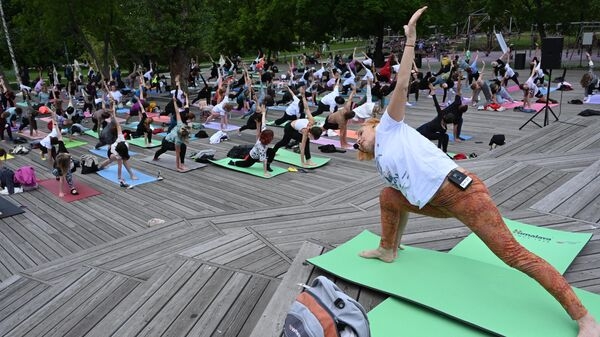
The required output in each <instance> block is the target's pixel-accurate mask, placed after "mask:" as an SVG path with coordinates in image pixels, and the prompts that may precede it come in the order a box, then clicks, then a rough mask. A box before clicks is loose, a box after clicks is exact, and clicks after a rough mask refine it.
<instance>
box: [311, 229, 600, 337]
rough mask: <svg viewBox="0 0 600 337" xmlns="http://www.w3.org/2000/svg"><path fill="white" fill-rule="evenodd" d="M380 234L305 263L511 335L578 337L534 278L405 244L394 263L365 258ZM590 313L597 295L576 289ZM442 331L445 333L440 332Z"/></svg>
mask: <svg viewBox="0 0 600 337" xmlns="http://www.w3.org/2000/svg"><path fill="white" fill-rule="evenodd" d="M378 244H379V237H378V236H377V235H375V234H373V233H370V232H368V231H365V232H363V233H361V234H360V235H358V236H357V237H355V238H353V239H352V240H350V241H348V242H346V243H344V244H343V245H341V246H339V247H338V248H336V249H334V250H332V251H330V252H328V253H326V254H323V255H321V256H318V257H315V258H311V259H309V262H310V263H312V264H314V265H316V266H318V267H319V268H322V269H325V270H327V271H328V272H330V273H332V274H335V275H337V276H339V277H342V278H344V279H347V280H350V281H352V282H355V283H359V284H362V285H364V286H367V287H370V288H373V289H376V290H379V291H382V292H384V293H388V294H390V295H393V296H395V297H398V298H401V299H406V300H408V301H411V302H415V303H419V304H420V305H422V306H424V307H428V308H431V309H433V310H436V311H438V312H441V313H444V314H446V315H449V316H452V317H454V318H455V319H457V320H459V321H462V322H466V323H468V324H472V325H474V326H478V327H480V328H482V329H484V330H486V331H489V332H493V333H496V334H499V335H504V336H511V337H530V336H551V337H565V336H573V337H574V336H576V335H577V324H576V322H574V321H572V320H571V319H570V317H569V316H568V315H567V314H566V312H565V311H564V309H563V308H562V307H561V306H560V304H559V303H558V302H557V301H556V300H555V299H554V298H553V297H552V296H551V295H550V294H548V293H547V292H546V291H545V290H544V289H543V288H542V287H541V286H540V285H539V284H538V283H537V282H535V281H534V280H533V279H531V278H529V277H528V276H526V275H524V274H522V273H520V272H518V271H516V270H513V269H509V268H503V267H498V266H494V265H491V264H487V263H483V262H479V261H475V260H472V259H468V258H464V257H461V256H455V255H452V254H446V253H440V252H436V251H431V250H426V249H419V248H414V247H410V246H405V247H404V250H402V251H399V254H398V258H397V259H396V260H395V261H394V262H393V263H384V262H381V261H379V260H373V259H363V258H361V257H359V256H358V252H360V251H362V250H365V249H372V248H375V247H377V246H378ZM575 292H576V293H577V295H578V296H579V297H580V298H581V299H582V301H583V303H584V305H586V306H587V308H588V310H589V311H590V312H591V313H592V315H594V316H596V317H598V316H599V314H600V296H598V295H596V294H592V293H589V292H586V291H583V290H579V289H575ZM440 335H444V336H446V335H448V334H446V333H441V334H440Z"/></svg>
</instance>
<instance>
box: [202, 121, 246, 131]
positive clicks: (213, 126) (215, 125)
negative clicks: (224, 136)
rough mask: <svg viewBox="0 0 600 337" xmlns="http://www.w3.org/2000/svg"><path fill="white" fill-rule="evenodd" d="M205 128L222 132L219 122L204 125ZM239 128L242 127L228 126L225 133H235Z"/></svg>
mask: <svg viewBox="0 0 600 337" xmlns="http://www.w3.org/2000/svg"><path fill="white" fill-rule="evenodd" d="M204 127H205V128H207V129H213V130H221V123H219V122H210V123H204ZM239 128H240V127H239V126H237V125H233V124H227V127H226V128H225V130H223V131H235V130H237V129H239Z"/></svg>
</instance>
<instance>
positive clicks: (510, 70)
mask: <svg viewBox="0 0 600 337" xmlns="http://www.w3.org/2000/svg"><path fill="white" fill-rule="evenodd" d="M504 69H505V70H506V78H511V77H513V76H515V71H514V70H513V68H511V67H510V66H509V65H508V63H507V64H505V65H504Z"/></svg>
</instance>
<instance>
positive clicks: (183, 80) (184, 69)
mask: <svg viewBox="0 0 600 337" xmlns="http://www.w3.org/2000/svg"><path fill="white" fill-rule="evenodd" d="M188 60H189V58H188V55H187V51H186V50H185V49H183V48H181V47H179V46H177V47H175V48H173V50H171V55H169V67H170V71H171V87H172V88H175V78H176V77H177V76H179V82H180V85H181V89H183V91H185V92H187V78H188V75H189V69H188Z"/></svg>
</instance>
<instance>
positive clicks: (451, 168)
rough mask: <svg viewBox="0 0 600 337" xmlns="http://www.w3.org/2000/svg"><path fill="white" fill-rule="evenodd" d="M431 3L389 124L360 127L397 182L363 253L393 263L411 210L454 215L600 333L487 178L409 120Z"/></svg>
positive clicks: (365, 155) (381, 167)
mask: <svg viewBox="0 0 600 337" xmlns="http://www.w3.org/2000/svg"><path fill="white" fill-rule="evenodd" d="M426 8H427V7H423V8H421V9H419V10H417V11H416V12H415V14H413V16H412V18H411V19H410V21H409V23H408V25H407V26H404V30H405V33H406V37H407V38H406V45H405V48H404V53H403V54H402V62H401V65H400V71H399V74H398V84H397V85H396V88H395V89H394V92H393V93H392V97H391V100H390V104H389V105H388V109H387V111H386V112H385V113H384V115H383V117H382V118H381V122H380V121H378V120H376V119H371V120H369V121H367V122H366V123H365V124H364V125H363V126H362V127H361V129H360V130H359V131H358V140H357V143H356V144H357V145H356V148H357V149H358V150H359V155H358V157H359V159H362V160H367V159H373V158H375V162H376V166H377V170H378V171H379V174H380V175H381V176H382V177H383V178H384V179H385V180H386V182H387V183H388V184H389V185H390V186H389V187H385V188H384V189H383V190H382V191H381V193H380V197H379V202H380V208H381V241H380V244H379V247H378V248H376V249H373V250H367V251H363V252H361V253H360V256H362V257H364V258H376V259H379V260H381V261H384V262H392V261H393V260H394V259H395V258H396V257H397V255H398V248H399V245H400V242H401V238H402V234H403V232H404V229H405V227H406V224H407V222H408V215H409V213H418V214H423V215H428V216H432V217H438V218H451V217H454V218H456V219H458V220H460V221H461V222H463V223H464V224H465V225H467V227H469V228H470V229H471V230H472V231H473V232H474V233H475V234H476V235H477V236H478V237H479V238H480V239H481V240H482V241H483V242H484V243H485V244H486V245H487V246H488V247H489V248H490V250H491V251H492V252H493V253H494V254H496V255H497V256H498V257H499V258H500V259H501V260H502V261H504V262H505V263H506V264H507V265H509V266H511V267H513V268H516V269H517V270H520V271H522V272H524V273H525V274H527V275H529V276H530V277H532V278H533V279H535V280H536V281H537V282H538V283H540V284H541V285H542V286H543V287H544V288H545V289H546V290H547V291H548V292H549V293H550V294H551V295H552V296H554V298H555V299H556V300H557V301H558V302H560V304H561V305H562V306H563V307H564V308H565V310H566V311H567V313H568V314H569V316H570V317H571V318H572V319H573V320H576V321H577V323H578V324H579V335H578V336H579V337H582V336H590V337H591V336H596V337H597V336H600V325H598V323H596V321H595V319H594V318H593V316H591V315H590V314H589V313H588V311H587V310H586V308H585V307H584V306H583V304H582V303H581V301H580V300H579V299H578V298H577V296H576V295H575V293H574V292H573V290H572V288H571V287H570V286H569V284H568V283H567V281H566V280H565V278H564V277H563V276H562V275H561V274H560V273H559V272H558V271H557V270H556V269H555V268H554V267H552V266H551V265H550V264H549V263H548V262H546V261H545V260H543V259H542V258H540V257H538V256H536V255H535V254H533V253H531V252H529V251H528V250H527V249H525V248H524V247H523V246H521V245H520V244H519V243H518V242H517V241H516V240H515V238H514V237H513V235H512V234H511V232H510V230H509V229H508V227H507V226H506V224H505V223H504V221H503V220H502V216H501V215H500V212H499V211H498V209H497V207H496V205H495V204H494V201H493V200H492V198H491V197H490V195H489V191H488V190H487V188H486V186H485V185H484V184H483V182H482V181H481V180H480V179H479V178H478V177H477V176H476V175H474V174H472V173H470V172H468V171H467V170H465V169H463V168H461V167H459V166H457V165H456V163H454V162H453V161H452V160H451V159H450V158H449V157H448V156H446V154H444V153H443V152H442V151H440V150H439V149H438V148H436V147H435V145H433V144H432V143H431V142H429V141H428V140H427V139H426V138H425V137H423V136H421V135H420V134H419V133H418V132H417V131H416V130H415V129H413V128H412V127H410V126H408V125H407V124H406V123H404V117H405V110H406V106H405V103H406V92H407V89H408V79H409V77H410V70H411V63H412V61H413V58H414V44H415V41H416V23H417V20H418V19H419V17H420V16H421V14H422V13H423V11H424V10H425V9H426ZM454 178H457V179H454ZM454 181H456V183H454ZM461 182H462V183H461ZM469 182H470V184H469ZM382 276H383V275H382Z"/></svg>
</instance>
